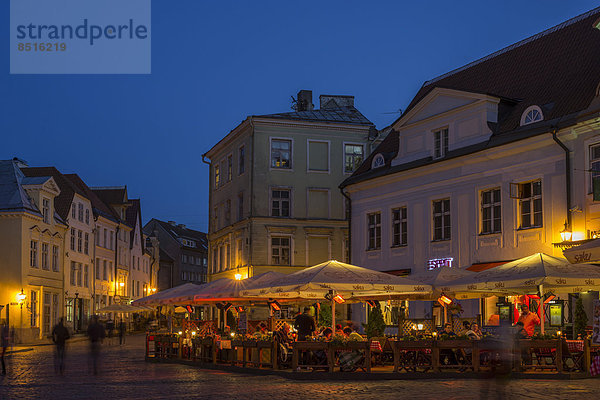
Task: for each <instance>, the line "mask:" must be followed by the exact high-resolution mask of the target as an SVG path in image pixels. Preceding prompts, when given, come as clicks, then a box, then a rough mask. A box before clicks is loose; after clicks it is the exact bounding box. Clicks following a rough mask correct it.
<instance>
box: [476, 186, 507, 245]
mask: <svg viewBox="0 0 600 400" xmlns="http://www.w3.org/2000/svg"><path fill="white" fill-rule="evenodd" d="M496 190H497V191H498V192H499V193H500V199H499V201H494V192H495V191H496ZM487 192H491V194H490V195H491V202H490V203H485V204H484V202H483V196H484V193H487ZM498 207H499V208H500V226H499V227H497V226H496V222H495V221H496V218H495V217H494V211H495V209H496V208H498ZM486 209H490V210H491V211H490V212H491V214H490V227H491V229H490V230H489V231H486V230H485V229H484V227H485V219H484V213H485V210H486ZM479 221H480V227H479V234H480V235H493V234H497V233H502V188H501V187H500V186H496V187H490V188H486V189H482V190H480V191H479Z"/></svg>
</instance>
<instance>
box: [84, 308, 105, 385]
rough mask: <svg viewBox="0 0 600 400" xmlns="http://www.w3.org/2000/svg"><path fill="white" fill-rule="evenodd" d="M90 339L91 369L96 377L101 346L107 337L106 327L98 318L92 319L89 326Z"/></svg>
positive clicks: (95, 316)
mask: <svg viewBox="0 0 600 400" xmlns="http://www.w3.org/2000/svg"><path fill="white" fill-rule="evenodd" d="M87 334H88V337H89V338H90V355H91V364H92V365H91V367H92V369H93V372H94V375H97V374H98V359H99V358H100V345H101V343H102V339H104V337H105V336H106V331H105V330H104V326H102V324H101V323H100V322H98V316H97V315H94V316H93V317H92V322H91V323H90V325H89V326H88V330H87Z"/></svg>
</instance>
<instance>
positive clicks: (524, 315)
mask: <svg viewBox="0 0 600 400" xmlns="http://www.w3.org/2000/svg"><path fill="white" fill-rule="evenodd" d="M519 322H522V323H523V328H524V329H525V331H526V332H527V336H529V337H531V336H533V332H534V331H535V326H536V325H539V324H540V319H539V318H538V316H537V314H535V313H532V312H530V311H529V307H528V306H527V304H522V305H521V315H520V316H519Z"/></svg>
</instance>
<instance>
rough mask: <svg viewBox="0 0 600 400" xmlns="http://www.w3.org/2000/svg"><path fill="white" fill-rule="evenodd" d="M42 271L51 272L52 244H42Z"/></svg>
mask: <svg viewBox="0 0 600 400" xmlns="http://www.w3.org/2000/svg"><path fill="white" fill-rule="evenodd" d="M41 247H42V252H41V254H42V262H41V265H42V269H43V270H46V271H50V244H49V243H46V242H42V246H41Z"/></svg>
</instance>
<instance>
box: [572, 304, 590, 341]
mask: <svg viewBox="0 0 600 400" xmlns="http://www.w3.org/2000/svg"><path fill="white" fill-rule="evenodd" d="M587 324H588V317H587V314H586V313H585V309H584V308H583V299H582V298H581V296H580V297H579V298H578V299H577V302H576V303H575V320H574V326H573V333H574V334H575V337H576V338H577V337H578V335H581V337H585V328H586V327H587Z"/></svg>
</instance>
